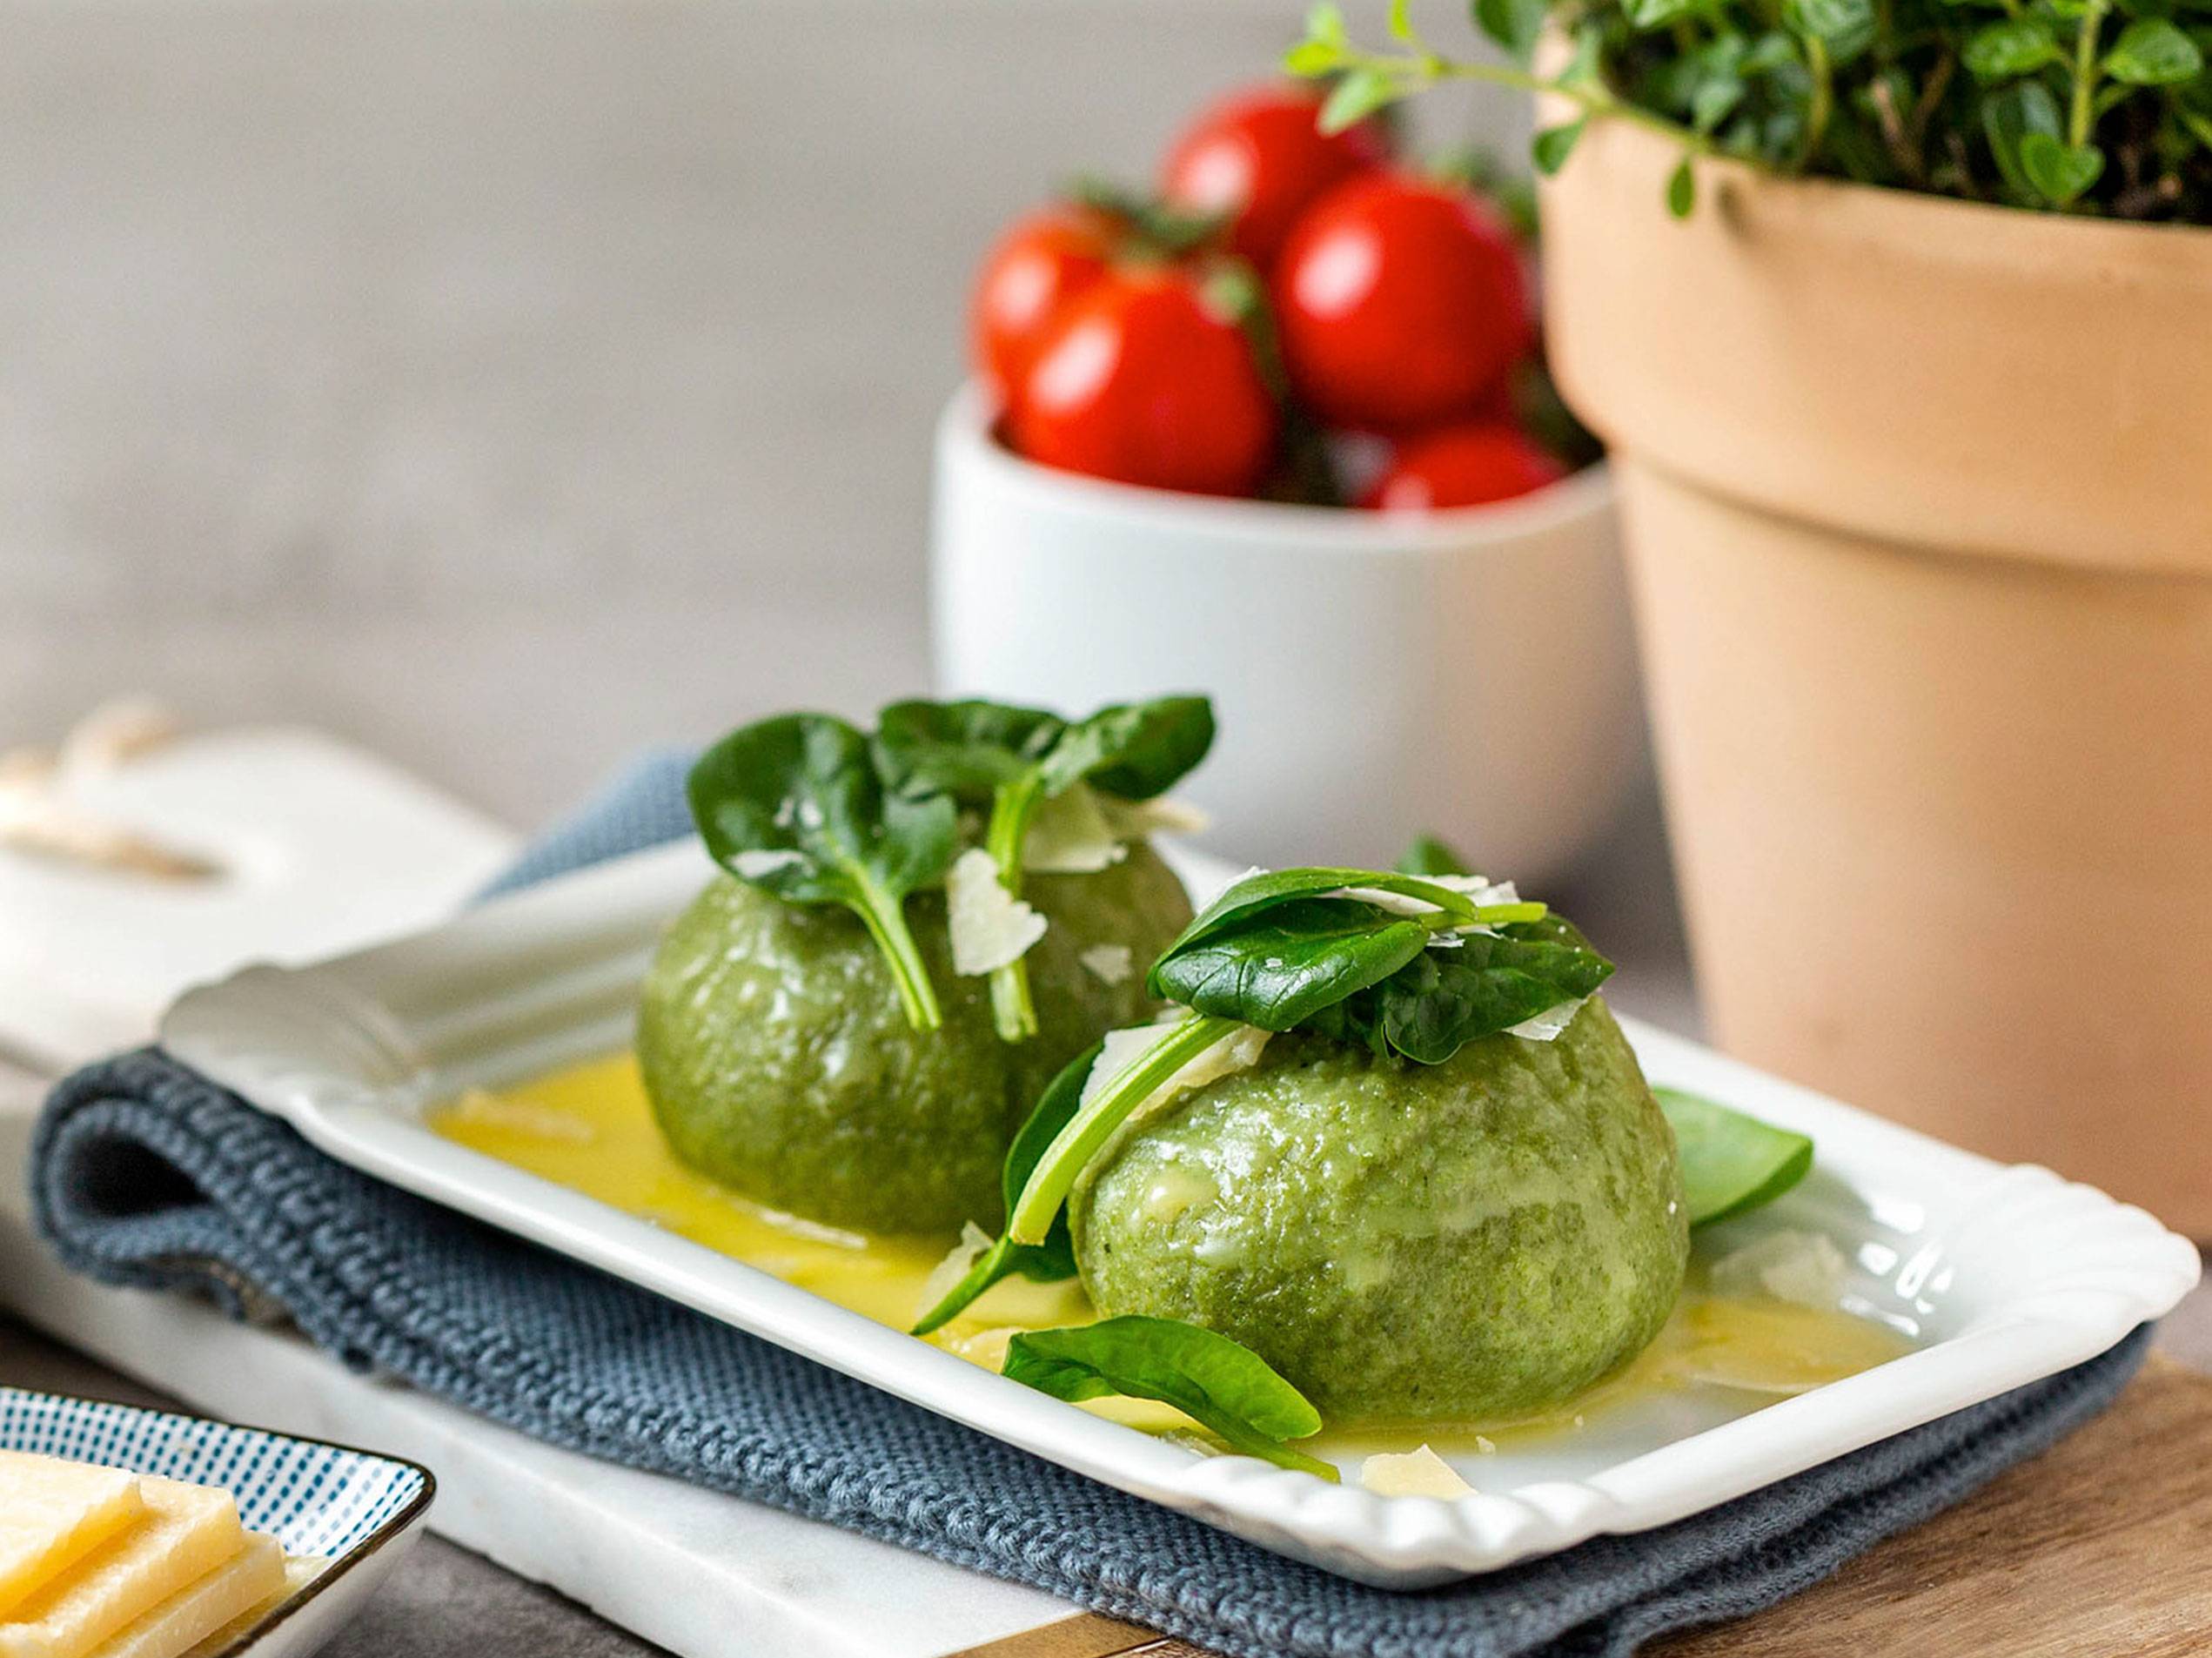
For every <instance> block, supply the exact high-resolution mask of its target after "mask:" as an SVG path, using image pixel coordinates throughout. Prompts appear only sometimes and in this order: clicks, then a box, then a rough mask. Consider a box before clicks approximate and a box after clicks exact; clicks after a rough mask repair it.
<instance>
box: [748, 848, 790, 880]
mask: <svg viewBox="0 0 2212 1658" xmlns="http://www.w3.org/2000/svg"><path fill="white" fill-rule="evenodd" d="M806 861H807V855H806V854H805V853H804V852H794V851H791V850H789V849H776V848H773V847H747V849H745V850H744V851H742V852H740V853H739V854H738V855H737V856H735V857H734V858H732V859H731V860H730V867H731V868H732V869H734V870H735V871H736V872H737V875H738V877H739V878H740V879H741V880H745V881H765V880H767V877H768V876H772V875H774V873H775V872H776V871H777V870H779V869H789V868H790V867H791V866H792V865H793V864H794V863H805V862H806Z"/></svg>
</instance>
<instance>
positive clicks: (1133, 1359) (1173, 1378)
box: [1002, 1316, 1337, 1482]
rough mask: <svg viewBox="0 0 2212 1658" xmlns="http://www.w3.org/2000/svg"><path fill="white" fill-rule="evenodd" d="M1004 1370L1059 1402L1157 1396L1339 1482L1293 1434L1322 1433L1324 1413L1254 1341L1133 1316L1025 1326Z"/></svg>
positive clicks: (1263, 1453) (1248, 1445)
mask: <svg viewBox="0 0 2212 1658" xmlns="http://www.w3.org/2000/svg"><path fill="white" fill-rule="evenodd" d="M1002 1373H1003V1374H1005V1375H1007V1376H1009V1377H1011V1378H1012V1379H1014V1380H1016V1381H1018V1382H1020V1383H1022V1386H1026V1387H1034V1388H1036V1390H1037V1391H1038V1392H1039V1393H1049V1394H1051V1395H1052V1397H1053V1398H1055V1399H1064V1400H1069V1401H1070V1402H1077V1401H1081V1400H1086V1399H1103V1398H1107V1397H1109V1396H1110V1395H1119V1396H1120V1397H1122V1398H1124V1399H1153V1400H1160V1401H1161V1402H1162V1403H1163V1404H1167V1405H1172V1406H1175V1407H1176V1409H1177V1410H1179V1411H1181V1412H1182V1413H1183V1414H1184V1415H1185V1416H1188V1417H1190V1419H1191V1420H1194V1421H1196V1422H1198V1423H1200V1424H1201V1425H1203V1426H1205V1427H1208V1428H1210V1429H1211V1430H1212V1431H1213V1432H1214V1433H1218V1434H1219V1435H1220V1436H1221V1437H1222V1438H1223V1440H1227V1441H1228V1443H1229V1446H1230V1449H1232V1450H1234V1451H1237V1452H1240V1453H1243V1455H1245V1456H1256V1457H1262V1458H1264V1459H1265V1460H1268V1461H1270V1462H1272V1463H1274V1464H1275V1465H1276V1466H1277V1467H1284V1468H1296V1469H1299V1470H1301V1471H1303V1472H1304V1473H1311V1474H1317V1475H1319V1476H1320V1477H1321V1478H1322V1479H1324V1480H1331V1481H1332V1482H1333V1481H1334V1480H1336V1479H1337V1470H1336V1469H1335V1468H1333V1467H1331V1466H1330V1465H1329V1464H1328V1463H1326V1462H1323V1461H1320V1460H1317V1458H1314V1457H1310V1456H1307V1455H1305V1454H1304V1453H1303V1452H1300V1451H1296V1450H1293V1449H1291V1447H1290V1444H1289V1443H1288V1441H1290V1440H1303V1439H1309V1438H1310V1437H1311V1436H1312V1435H1314V1434H1316V1433H1319V1432H1320V1431H1321V1413H1320V1412H1318V1411H1317V1410H1315V1409H1314V1408H1313V1406H1312V1405H1311V1404H1310V1403H1309V1402H1308V1401H1307V1400H1306V1397H1305V1395H1304V1394H1303V1393H1300V1392H1298V1390H1297V1388H1295V1387H1293V1386H1290V1383H1289V1382H1287V1381H1285V1380H1284V1379H1283V1378H1282V1377H1281V1376H1279V1375H1277V1373H1276V1372H1275V1371H1274V1369H1273V1368H1272V1367H1270V1366H1269V1365H1268V1363H1267V1361H1266V1360H1265V1359H1262V1358H1261V1357H1260V1356H1259V1355H1258V1354H1257V1353H1254V1352H1253V1351H1252V1350H1251V1349H1250V1348H1249V1347H1246V1346H1242V1345H1240V1344H1239V1343H1237V1342H1235V1341H1231V1340H1230V1339H1229V1338H1228V1337H1227V1336H1224V1335H1219V1334H1217V1333H1216V1332H1213V1331H1211V1330H1208V1329H1204V1328H1203V1327H1201V1326H1198V1325H1195V1324H1183V1323H1180V1322H1178V1321H1177V1320H1176V1319H1148V1318H1141V1317H1136V1316H1129V1317H1124V1318H1118V1319H1103V1320H1102V1321H1101V1322H1099V1323H1097V1324H1091V1325H1083V1326H1077V1327H1076V1328H1074V1329H1068V1330H1026V1331H1023V1332H1022V1333H1021V1334H1019V1335H1016V1337H1015V1338H1014V1339H1013V1340H1012V1341H1010V1342H1009V1343H1008V1344H1007V1349H1006V1363H1005V1366H1004V1367H1003V1372H1002Z"/></svg>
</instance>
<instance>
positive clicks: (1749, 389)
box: [1544, 122, 2212, 1238]
mask: <svg viewBox="0 0 2212 1658" xmlns="http://www.w3.org/2000/svg"><path fill="white" fill-rule="evenodd" d="M1674 159H1675V157H1674V153H1673V151H1672V149H1671V148H1670V147H1669V146H1668V145H1666V144H1665V142H1664V141H1662V140H1660V139H1659V138H1654V137H1653V136H1652V135H1650V134H1648V133H1646V132H1644V131H1640V130H1638V129H1635V128H1632V127H1629V126H1626V125H1625V124H1621V123H1619V122H1609V123H1597V124H1593V126H1592V130H1591V131H1588V132H1586V133H1585V136H1584V138H1583V139H1582V142H1581V144H1580V145H1579V147H1578V148H1577V150H1576V151H1575V153H1574V155H1573V156H1572V158H1571V159H1570V161H1569V162H1568V164H1567V165H1566V167H1565V170H1564V171H1562V173H1561V174H1560V176H1559V177H1558V178H1556V179H1555V180H1553V181H1552V182H1551V183H1550V185H1548V186H1547V187H1546V189H1545V200H1544V213H1545V265H1546V301H1547V307H1548V308H1547V312H1546V316H1547V326H1548V329H1549V331H1550V334H1551V339H1552V351H1553V353H1554V361H1555V364H1556V366H1557V370H1558V376H1559V379H1560V382H1561V385H1562V386H1563V388H1564V390H1565V394H1566V396H1567V398H1568V400H1569V401H1570V402H1571V403H1572V404H1573V406H1575V408H1576V410H1577V411H1578V412H1579V413H1580V414H1581V415H1582V417H1583V418H1584V419H1585V420H1587V421H1588V422H1589V423H1590V424H1591V425H1592V426H1593V427H1595V428H1596V429H1598V430H1599V431H1600V432H1601V433H1604V434H1605V438H1606V439H1607V440H1609V441H1610V442H1611V443H1612V445H1613V446H1614V455H1615V467H1616V472H1617V475H1618V477H1619V481H1620V487H1621V504H1622V510H1623V513H1624V516H1625V534H1626V541H1627V547H1628V551H1629V559H1630V567H1631V578H1632V588H1633V591H1634V594H1635V599H1636V604H1637V608H1638V623H1639V632H1640V636H1641V641H1642V647H1643V658H1644V664H1645V672H1646V677H1647V680H1648V691H1649V701H1650V706H1651V710H1652V722H1653V725H1654V728H1655V733H1656V736H1657V739H1658V746H1659V761H1660V768H1661V773H1662V777H1663V780H1664V783H1665V787H1666V795H1667V802H1668V815H1669V821H1670V824H1671V827H1672V833H1673V836H1674V840H1675V849H1676V857H1677V861H1678V863H1679V872H1680V876H1681V880H1682V887H1683V891H1684V894H1685V901H1686V905H1687V908H1688V914H1689V923H1690V929H1691V935H1692V941H1693V950H1694V952H1695V957H1696V962H1697V968H1698V972H1699V983H1700V986H1701V989H1702V991H1703V994H1704V997H1705V1004H1706V1010H1707V1013H1708V1017H1709V1021H1710V1024H1711V1028H1712V1031H1713V1035H1714V1037H1716V1038H1717V1040H1718V1041H1719V1043H1720V1044H1721V1045H1722V1046H1724V1047H1726V1048H1727V1049H1729V1050H1731V1051H1734V1052H1736V1053H1739V1054H1740V1055H1742V1056H1744V1057H1746V1058H1748V1059H1751V1060H1753V1061H1755V1062H1757V1063H1759V1064H1764V1065H1767V1066H1771V1067H1773V1069H1775V1070H1778V1071H1782V1072H1785V1073H1786V1074H1788V1075H1791V1076H1793V1077H1800V1078H1801V1079H1803V1080H1805V1081H1807V1082H1810V1083H1812V1084H1815V1085H1816V1086H1819V1087H1821V1088H1824V1089H1827V1090H1828V1091H1832V1092H1833V1093H1836V1094H1839V1095H1840V1096H1842V1097H1844V1098H1848V1099H1850V1100H1853V1101H1854V1102H1855V1103H1858V1104H1864V1105H1867V1106H1870V1107H1872V1108H1874V1109H1876V1110H1880V1111H1886V1112H1888V1113H1889V1114H1891V1115H1893V1116H1895V1117H1897V1118H1902V1119H1904V1120H1905V1121H1907V1122H1910V1123H1914V1124H1919V1125H1920V1126H1923V1127H1925V1128H1927V1129H1928V1130H1930V1131H1934V1132H1935V1133H1938V1134H1941V1135H1943V1136H1945V1137H1946V1138H1953V1139H1955V1140H1958V1141H1960V1142H1961V1143H1963V1144H1967V1145H1971V1146H1974V1147H1975V1148H1977V1149H1979V1150H1981V1151H1987V1152H1991V1153H1994V1154H1996V1155H1998V1156H2001V1157H2008V1158H2026V1159H2031V1160H2034V1161H2038V1162H2042V1163H2046V1164H2048V1165H2052V1166H2054V1167H2055V1168H2057V1169H2059V1170H2061V1171H2063V1172H2065V1173H2067V1174H2068V1175H2071V1176H2074V1177H2075V1178H2080V1179H2084V1180H2088V1181H2091V1182H2094V1183H2095V1184H2097V1185H2102V1186H2105V1187H2107V1188H2108V1189H2109V1190H2110V1191H2114V1192H2115V1193H2117V1194H2118V1195H2120V1196H2122V1197H2124V1198H2131V1199H2134V1200H2135V1201H2137V1202H2140V1203H2142V1204H2143V1205H2146V1206H2148V1207H2149V1208H2151V1209H2153V1210H2155V1212H2158V1213H2159V1214H2161V1215H2162V1216H2163V1217H2164V1218H2166V1219H2168V1221H2170V1222H2173V1223H2175V1224H2176V1225H2180V1226H2182V1227H2183V1228H2185V1229H2187V1230H2189V1231H2192V1232H2195V1235H2197V1236H2198V1237H2200V1238H2202V1237H2208V1236H2212V231H2206V230H2198V229H2187V228H2173V227H2165V226H2148V225H2118V224H2109V223H2100V222H2095V221H2089V220H2082V219H2068V218H2056V217H2052V216H2047V215H2041V214H2034V213H2028V212H2024V211H2013V210H2009V209H2003V208H1995V207H1986V206H1980V205H1972V204H1967V203H1959V202H1950V201H1943V200H1938V199H1935V198H1928V197H1921V196H1915V195H1911V194H1907V193H1905V192H1901V191H1880V190H1873V189H1868V188H1864V187H1860V186H1854V185H1837V184H1829V183H1820V182H1807V181H1786V180H1780V179H1775V178H1767V177H1765V176H1763V175H1761V174H1760V173H1757V172H1755V171H1752V170H1750V169H1748V168H1744V167H1739V166H1736V165H1733V164H1701V165H1700V167H1699V203H1698V206H1697V209H1696V211H1695V213H1694V214H1693V216H1692V218H1689V219H1688V220H1687V221H1686V222H1678V221H1675V220H1673V219H1671V218H1669V217H1668V216H1667V214H1666V211H1665V209H1664V207H1663V206H1662V205H1661V190H1662V183H1663V180H1664V179H1665V178H1666V173H1667V172H1668V171H1669V170H1670V169H1671V168H1672V165H1673V164H1674Z"/></svg>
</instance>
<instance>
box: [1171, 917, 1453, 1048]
mask: <svg viewBox="0 0 2212 1658" xmlns="http://www.w3.org/2000/svg"><path fill="white" fill-rule="evenodd" d="M1184 936H1185V937H1186V938H1188V937H1189V936H1190V934H1189V933H1186V934H1185V935H1184ZM1430 937H1431V934H1430V930H1429V929H1428V928H1427V927H1425V926H1424V925H1422V923H1419V922H1418V921H1414V920H1410V919H1408V918H1407V917H1405V916H1398V915H1393V914H1392V913H1391V912H1390V911H1389V910H1383V909H1379V908H1377V906H1375V905H1373V904H1369V903H1357V902H1351V901H1337V902H1331V901H1326V900H1323V899H1317V898H1308V899H1296V900H1292V901H1290V902H1287V903H1279V904H1272V905H1270V906H1268V907H1267V908H1266V909H1265V910H1262V911H1257V912H1254V913H1252V914H1250V915H1249V916H1245V917H1243V919H1242V921H1241V923H1230V924H1226V925H1224V926H1223V927H1222V928H1219V929H1217V930H1215V931H1213V932H1211V933H1210V934H1206V935H1202V936H1200V937H1199V938H1198V939H1197V940H1196V942H1195V943H1189V944H1187V945H1186V944H1178V945H1176V946H1175V947H1174V948H1172V949H1170V950H1169V951H1168V953H1167V954H1166V955H1164V956H1163V957H1161V958H1160V960H1159V962H1158V963H1157V964H1156V966H1155V967H1154V968H1153V970H1152V973H1151V977H1150V980H1149V984H1150V989H1151V991H1152V994H1153V995H1155V996H1160V997H1166V998H1167V999H1168V1000H1170V1001H1171V1002H1179V1003H1181V1004H1183V1006H1185V1007H1187V1008H1194V1009H1196V1010H1197V1011H1199V1012H1201V1013H1210V1014H1214V1015H1216V1016H1217V1017H1222V1018H1226V1019H1235V1020H1237V1021H1239V1022H1240V1023H1242V1024H1256V1025H1258V1026H1259V1027H1260V1028H1261V1029H1262V1030H1291V1029H1293V1028H1294V1027H1296V1026H1297V1025H1298V1024H1300V1023H1301V1022H1303V1021H1304V1020H1307V1019H1310V1018H1311V1017H1314V1016H1315V1015H1316V1014H1317V1013H1320V1012H1322V1011H1324V1010H1327V1009H1329V1008H1331V1007H1334V1006H1336V1005H1337V1004H1340V1003H1342V1002H1343V1001H1344V998H1345V997H1349V996H1351V995H1352V994H1353V993H1355V992H1356V991H1358V990H1364V989H1365V988H1366V987H1367V986H1369V985H1371V984H1373V983H1376V982H1377V980H1380V979H1383V978H1386V977H1389V976H1390V975H1391V974H1392V973H1395V972H1397V971H1398V970H1399V969H1401V968H1403V967H1404V966H1406V965H1407V964H1408V963H1411V962H1413V961H1415V960H1417V959H1418V958H1419V957H1421V955H1422V954H1423V953H1424V951H1426V950H1427V949H1428V946H1429V939H1430Z"/></svg>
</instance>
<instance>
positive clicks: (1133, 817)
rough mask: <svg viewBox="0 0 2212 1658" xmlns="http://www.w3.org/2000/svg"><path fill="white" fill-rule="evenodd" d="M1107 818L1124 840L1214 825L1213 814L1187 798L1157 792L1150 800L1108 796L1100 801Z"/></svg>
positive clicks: (1195, 832) (1197, 830) (1191, 831)
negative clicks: (1171, 797) (1169, 796)
mask: <svg viewBox="0 0 2212 1658" xmlns="http://www.w3.org/2000/svg"><path fill="white" fill-rule="evenodd" d="M1101 803H1102V804H1103V806H1104V808H1105V810H1106V818H1107V821H1108V822H1110V823H1112V824H1113V826H1114V829H1115V831H1116V833H1117V834H1119V835H1120V836H1122V837H1123V839H1124V840H1131V841H1134V840H1138V839H1141V838H1142V837H1143V836H1147V835H1203V834H1204V833H1205V832H1206V831H1207V830H1208V829H1211V828H1212V827H1213V826H1214V820H1213V814H1212V813H1210V812H1209V811H1207V810H1206V809H1205V808H1204V807H1203V806H1193V805H1192V804H1191V803H1190V802H1189V801H1187V800H1170V799H1169V798H1168V797H1167V796H1166V795H1157V796H1155V797H1154V798H1153V799H1151V800H1122V799H1120V798H1118V797H1117V796H1112V795H1109V796H1108V797H1107V799H1106V800H1104V801H1103V802H1101Z"/></svg>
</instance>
